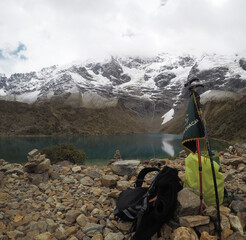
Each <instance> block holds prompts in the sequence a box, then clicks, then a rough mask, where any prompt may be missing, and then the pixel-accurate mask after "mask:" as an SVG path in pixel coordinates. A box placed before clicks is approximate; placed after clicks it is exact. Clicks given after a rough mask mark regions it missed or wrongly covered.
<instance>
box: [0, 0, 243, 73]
mask: <svg viewBox="0 0 246 240" xmlns="http://www.w3.org/2000/svg"><path fill="white" fill-rule="evenodd" d="M245 9H246V1H245V0H1V1H0V16H1V18H0V73H4V74H7V75H8V74H12V73H15V72H30V71H38V70H40V69H41V68H43V67H48V66H51V65H57V64H58V65H65V64H69V63H71V62H74V61H85V60H87V59H95V60H101V59H103V58H107V57H109V56H120V57H121V56H122V57H127V56H132V57H134V56H140V57H141V56H142V57H151V56H155V55H157V54H158V53H163V52H165V53H171V54H173V53H175V54H183V53H188V54H195V55H199V54H203V53H219V54H235V53H240V52H243V51H245V48H246V47H245V46H246V44H245V43H246V14H245Z"/></svg>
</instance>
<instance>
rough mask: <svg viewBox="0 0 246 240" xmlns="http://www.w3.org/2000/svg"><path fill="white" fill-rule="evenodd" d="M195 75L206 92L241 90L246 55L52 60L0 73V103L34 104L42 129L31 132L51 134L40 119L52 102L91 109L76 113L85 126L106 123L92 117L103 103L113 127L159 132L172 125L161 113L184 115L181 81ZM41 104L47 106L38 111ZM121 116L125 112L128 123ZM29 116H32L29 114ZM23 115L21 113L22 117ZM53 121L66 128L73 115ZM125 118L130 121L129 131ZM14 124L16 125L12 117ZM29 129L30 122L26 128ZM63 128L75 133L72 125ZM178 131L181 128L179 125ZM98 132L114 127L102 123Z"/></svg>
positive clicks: (5, 118)
mask: <svg viewBox="0 0 246 240" xmlns="http://www.w3.org/2000/svg"><path fill="white" fill-rule="evenodd" d="M193 75H196V76H198V77H199V78H200V79H201V82H202V83H203V84H205V89H204V91H205V92H206V91H207V90H221V91H231V92H234V93H237V94H239V95H240V96H241V95H242V96H243V95H244V94H245V92H246V59H245V58H244V56H243V55H233V56H222V55H217V54H213V55H203V56H202V57H199V58H197V57H194V56H190V55H183V56H174V55H169V54H160V55H158V56H156V57H153V58H113V57H112V58H111V59H108V60H105V61H103V62H93V61H87V62H84V63H74V64H70V65H67V66H52V67H49V68H44V69H42V70H41V71H39V72H31V73H16V74H13V75H11V76H9V77H6V76H5V75H4V74H0V99H1V100H3V101H2V102H0V106H1V109H2V110H1V111H5V110H4V109H5V108H6V106H8V105H7V104H10V103H8V102H9V101H11V102H14V103H15V106H16V108H19V102H21V103H26V104H28V105H25V106H26V109H29V110H30V109H34V110H33V114H34V115H32V116H33V118H36V119H37V118H38V119H39V120H40V121H36V122H37V128H38V129H39V131H33V134H47V131H44V130H42V129H43V128H42V127H41V125H42V124H41V123H40V122H42V121H45V120H42V119H43V117H44V119H46V118H48V119H50V118H49V115H50V114H51V115H52V114H53V113H49V112H52V111H51V110H50V105H52V109H53V111H60V110H59V109H60V108H65V109H66V111H69V109H71V107H72V109H73V111H75V112H79V111H82V112H86V113H88V114H85V115H83V116H82V115H81V114H78V115H76V116H74V118H76V119H80V120H81V121H82V122H83V128H87V126H86V125H87V123H88V121H89V122H90V121H91V122H93V124H92V125H93V127H92V129H94V127H95V126H99V127H98V128H100V129H101V127H103V125H105V124H101V125H100V124H99V125H98V121H95V120H94V117H93V116H94V115H95V114H97V113H98V110H99V109H100V112H104V113H106V112H109V113H108V114H109V115H108V117H105V116H101V121H102V122H104V121H106V119H108V126H110V125H115V126H116V128H117V126H119V127H118V129H115V130H114V131H113V133H117V132H119V133H120V132H132V131H133V132H135V131H136V132H139V131H150V132H158V131H160V129H162V131H168V127H166V126H165V124H164V126H162V125H161V123H162V121H163V120H162V118H161V117H162V116H163V115H164V114H166V113H167V112H168V111H170V110H171V111H172V113H173V114H172V115H174V116H175V118H176V119H177V117H178V118H181V115H182V114H177V113H179V112H180V111H179V110H180V109H183V104H184V103H185V102H186V99H187V97H188V94H187V91H186V89H184V87H183V86H184V83H185V82H186V81H187V78H189V77H191V76H193ZM222 95H223V94H222ZM226 99H227V98H226ZM6 101H7V102H6ZM225 101H227V100H225ZM23 106H24V105H23V104H22V105H20V108H22V107H23ZM39 108H40V109H42V108H47V109H48V110H47V111H43V113H42V114H38V113H37V112H39V110H37V109H39ZM10 109H13V107H12V108H11V107H10ZM54 109H55V110H54ZM57 109H58V110H57ZM74 109H77V110H74ZM82 109H84V110H82ZM85 109H86V110H85ZM116 109H117V111H120V112H117V111H116ZM9 111H10V110H9ZM9 111H8V112H9ZM13 111H15V110H13ZM30 111H32V110H30ZM40 111H41V112H42V110H40ZM64 111H65V110H64ZM114 111H116V112H114ZM27 112H28V110H26V115H28V113H27ZM44 112H45V113H44ZM1 113H2V114H1V118H2V120H3V121H4V122H9V121H11V117H8V116H7V114H4V112H1ZM13 114H14V112H13ZM56 114H57V113H56ZM3 115H6V116H3ZM11 115H12V114H11V113H10V116H11ZM29 115H30V114H29ZM53 115H54V114H53ZM115 115H118V116H120V118H119V119H118V120H117V119H115V118H114V117H112V116H115ZM122 116H124V123H123V120H122V118H121V117H122ZM26 118H27V119H30V117H26ZM98 118H100V117H98ZM89 119H90V120H89ZM170 119H171V118H170V117H169V120H170ZM13 120H14V118H13ZM22 120H23V117H22V118H21V119H20V121H22ZM51 121H52V120H51ZM78 121H79V120H78ZM1 122H2V121H1ZM47 122H49V121H47ZM120 122H121V124H120ZM133 122H134V123H135V125H134V124H133ZM171 122H172V121H171ZM38 123H40V124H38ZM22 124H23V125H25V124H26V125H28V124H31V125H32V126H30V125H29V128H31V127H33V122H32V121H29V120H28V121H26V122H25V121H23V123H22ZM54 124H56V125H59V126H61V128H66V126H68V125H69V127H68V128H72V126H74V123H73V122H72V123H71V122H70V121H69V120H68V121H67V122H66V123H65V122H64V121H63V117H62V114H61V115H59V114H58V115H57V116H56V120H54ZM122 124H123V125H124V124H125V126H127V127H126V130H125V131H124V130H123V129H124V127H122ZM169 124H170V123H169ZM13 125H15V124H14V122H13ZM17 125H18V124H17ZM51 125H52V124H51ZM129 126H131V127H129ZM137 126H139V127H137ZM0 128H1V133H2V134H6V133H8V134H9V129H8V128H7V127H6V126H5V125H4V124H1V126H0ZM180 128H181V126H180ZM16 129H18V128H17V127H16ZM40 129H41V130H40ZM80 129H81V126H80V127H79V126H77V125H76V124H75V126H74V131H75V132H77V133H78V134H82V133H84V132H85V131H84V130H83V131H81V130H80ZM165 129H166V130H165ZM28 131H29V130H28V126H26V130H25V131H24V132H23V134H24V133H25V132H28ZM176 131H177V129H176ZM17 132H18V133H19V131H16V130H14V131H13V133H14V134H16V133H17ZM31 132H32V131H31ZM48 132H49V133H48V134H53V133H57V131H56V132H53V130H50V131H48ZM58 132H60V131H58ZM61 132H63V130H62V131H61ZM65 132H66V134H69V133H71V134H74V132H73V131H65ZM87 132H88V133H89V134H96V133H97V132H98V131H93V130H92V131H90V130H88V131H87ZM179 132H182V130H181V129H180V131H179ZM99 133H100V134H101V133H104V134H105V133H112V132H108V131H107V130H105V129H103V131H102V130H101V131H99Z"/></svg>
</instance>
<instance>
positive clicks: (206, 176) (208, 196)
mask: <svg viewBox="0 0 246 240" xmlns="http://www.w3.org/2000/svg"><path fill="white" fill-rule="evenodd" d="M201 161H202V189H203V199H204V201H205V203H206V204H207V205H208V206H216V200H215V193H214V182H213V176H212V170H211V163H210V159H209V157H204V156H201ZM219 169H220V166H219V164H218V163H217V162H215V161H214V170H215V176H216V182H217V188H218V196H219V204H222V203H223V198H224V175H223V174H222V173H221V172H219ZM184 187H189V188H192V189H193V190H194V191H195V193H196V194H197V195H198V196H199V195H200V183H199V169H198V154H193V153H190V154H189V156H188V157H187V158H186V159H185V182H184Z"/></svg>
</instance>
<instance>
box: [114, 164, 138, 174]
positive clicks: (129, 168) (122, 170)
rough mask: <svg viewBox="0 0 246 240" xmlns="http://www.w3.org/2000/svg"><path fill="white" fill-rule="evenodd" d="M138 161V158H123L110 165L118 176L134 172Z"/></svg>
mask: <svg viewBox="0 0 246 240" xmlns="http://www.w3.org/2000/svg"><path fill="white" fill-rule="evenodd" d="M139 164H140V161H138V160H124V161H116V162H114V163H113V164H112V165H111V169H112V171H113V173H115V174H117V175H119V176H125V175H127V176H132V175H134V173H135V172H136V170H137V168H138V166H139Z"/></svg>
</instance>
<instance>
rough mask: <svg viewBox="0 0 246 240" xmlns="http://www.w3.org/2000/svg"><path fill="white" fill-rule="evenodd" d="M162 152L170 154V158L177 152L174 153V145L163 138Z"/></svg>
mask: <svg viewBox="0 0 246 240" xmlns="http://www.w3.org/2000/svg"><path fill="white" fill-rule="evenodd" d="M161 148H162V150H163V151H164V152H166V153H168V154H169V155H170V156H172V157H173V156H174V155H175V152H174V147H173V145H172V144H171V143H170V142H168V141H167V140H165V138H162V147H161Z"/></svg>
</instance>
